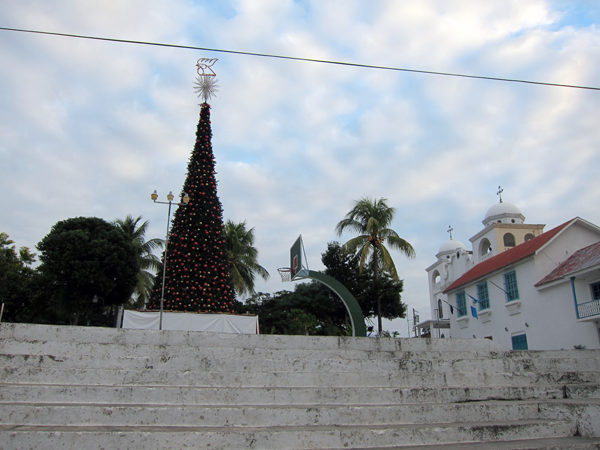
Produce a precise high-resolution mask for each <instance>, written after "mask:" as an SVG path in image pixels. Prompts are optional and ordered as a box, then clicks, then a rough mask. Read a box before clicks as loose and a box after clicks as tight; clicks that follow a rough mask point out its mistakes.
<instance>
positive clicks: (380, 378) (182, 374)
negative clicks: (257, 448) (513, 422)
mask: <svg viewBox="0 0 600 450" xmlns="http://www.w3.org/2000/svg"><path fill="white" fill-rule="evenodd" d="M576 375H577V376H576V377H575V378H576V382H578V383H582V382H598V381H600V373H599V372H588V373H583V374H582V373H577V374H576ZM567 378H568V379H571V378H572V377H565V374H548V376H545V377H541V378H540V377H539V376H538V375H537V374H535V373H488V372H481V371H469V372H446V373H444V372H433V371H431V372H426V373H411V372H409V371H397V372H390V373H386V372H348V373H346V372H327V371H319V372H260V371H254V370H253V369H252V368H250V369H249V370H248V371H245V372H240V371H236V372H234V371H228V372H210V371H201V370H161V369H154V368H151V367H148V368H147V369H143V370H128V369H109V370H106V369H99V368H90V369H88V368H65V369H61V368H58V369H57V368H54V367H42V368H39V367H28V366H21V367H2V368H0V382H2V383H17V382H22V383H28V384H35V383H53V384H63V385H79V384H109V385H135V384H143V385H161V386H206V387H232V388H233V387H294V386H296V387H324V388H329V387H344V386H350V387H353V386H371V387H389V388H401V387H424V388H426V387H430V386H439V387H448V386H464V387H469V386H482V385H495V386H529V385H532V384H535V383H537V384H539V385H542V384H546V385H548V384H551V385H555V384H560V383H561V381H559V380H562V379H565V380H566V379H567ZM568 382H569V381H564V383H565V384H566V383H568Z"/></svg>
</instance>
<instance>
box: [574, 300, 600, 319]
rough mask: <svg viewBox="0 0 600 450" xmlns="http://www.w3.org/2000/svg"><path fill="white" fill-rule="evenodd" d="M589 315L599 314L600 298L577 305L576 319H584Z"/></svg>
mask: <svg viewBox="0 0 600 450" xmlns="http://www.w3.org/2000/svg"><path fill="white" fill-rule="evenodd" d="M591 316H600V300H592V301H591V302H587V303H580V304H579V305H577V318H578V319H585V318H586V317H591Z"/></svg>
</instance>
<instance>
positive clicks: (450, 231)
mask: <svg viewBox="0 0 600 450" xmlns="http://www.w3.org/2000/svg"><path fill="white" fill-rule="evenodd" d="M453 231H454V228H452V226H450V225H448V230H446V233H450V240H452V232H453Z"/></svg>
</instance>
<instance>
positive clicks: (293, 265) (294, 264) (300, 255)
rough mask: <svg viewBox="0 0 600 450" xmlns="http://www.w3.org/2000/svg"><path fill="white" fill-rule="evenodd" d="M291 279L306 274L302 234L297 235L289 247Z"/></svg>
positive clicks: (306, 266) (302, 276)
mask: <svg viewBox="0 0 600 450" xmlns="http://www.w3.org/2000/svg"><path fill="white" fill-rule="evenodd" d="M290 269H291V279H292V280H297V279H299V278H305V277H307V276H308V265H307V264H306V263H305V261H304V244H303V243H302V235H300V236H298V239H296V242H294V245H292V247H291V248H290Z"/></svg>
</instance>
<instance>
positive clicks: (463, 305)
mask: <svg viewBox="0 0 600 450" xmlns="http://www.w3.org/2000/svg"><path fill="white" fill-rule="evenodd" d="M456 310H457V314H456V315H457V316H458V317H462V316H466V315H467V302H466V300H465V291H461V292H457V293H456Z"/></svg>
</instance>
